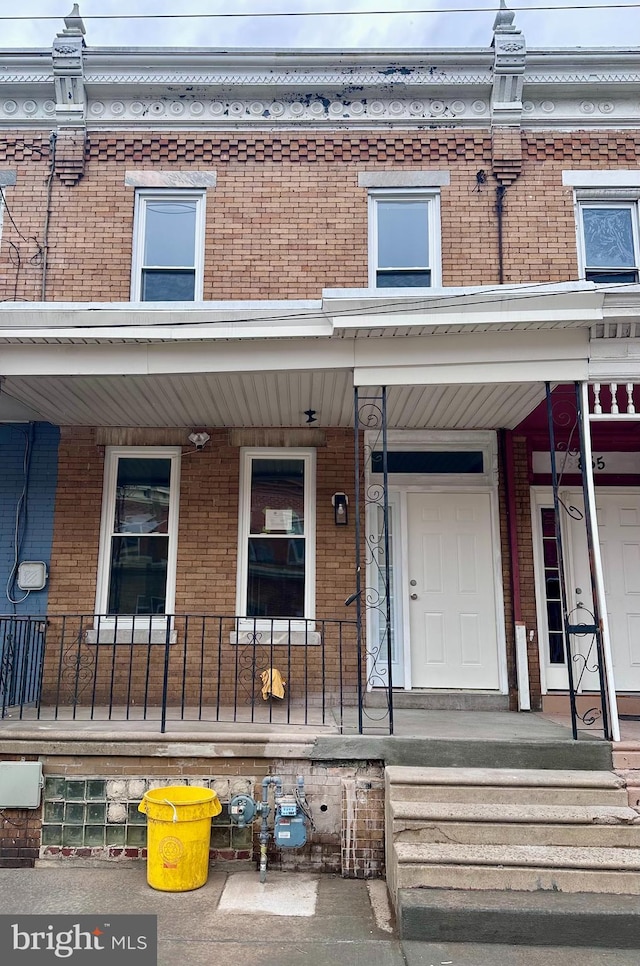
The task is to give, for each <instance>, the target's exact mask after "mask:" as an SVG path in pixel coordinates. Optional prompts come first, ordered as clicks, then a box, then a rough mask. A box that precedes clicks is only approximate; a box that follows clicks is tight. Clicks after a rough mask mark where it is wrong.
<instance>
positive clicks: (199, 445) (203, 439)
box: [189, 433, 211, 449]
mask: <svg viewBox="0 0 640 966" xmlns="http://www.w3.org/2000/svg"><path fill="white" fill-rule="evenodd" d="M210 439H211V437H210V436H209V433H191V435H190V436H189V442H190V443H193V445H194V446H195V448H196V449H204V447H205V445H206V444H207V443H208V442H209V440H210Z"/></svg>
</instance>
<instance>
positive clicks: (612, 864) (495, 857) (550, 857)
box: [392, 842, 640, 872]
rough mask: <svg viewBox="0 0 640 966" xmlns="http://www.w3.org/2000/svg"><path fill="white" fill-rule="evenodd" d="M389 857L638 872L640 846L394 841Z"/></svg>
mask: <svg viewBox="0 0 640 966" xmlns="http://www.w3.org/2000/svg"><path fill="white" fill-rule="evenodd" d="M393 852H394V855H393V859H392V861H393V860H394V859H395V861H396V862H397V863H398V865H424V866H429V865H471V866H494V867H495V866H508V867H510V868H523V869H527V870H528V871H532V870H533V869H534V868H536V869H572V870H586V869H595V870H597V871H605V870H610V871H614V872H639V871H640V848H638V849H629V848H618V849H617V848H611V847H606V848H599V847H598V846H592V847H583V848H580V847H576V846H564V845H557V846H544V845H507V846H505V845H453V844H446V845H441V844H437V843H434V844H429V845H427V844H423V843H408V842H396V843H395V844H394V846H393Z"/></svg>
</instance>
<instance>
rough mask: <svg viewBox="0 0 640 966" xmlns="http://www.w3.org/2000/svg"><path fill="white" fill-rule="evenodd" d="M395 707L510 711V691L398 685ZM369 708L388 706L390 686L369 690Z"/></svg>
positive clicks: (428, 709)
mask: <svg viewBox="0 0 640 966" xmlns="http://www.w3.org/2000/svg"><path fill="white" fill-rule="evenodd" d="M392 697H393V707H394V709H398V710H405V709H407V708H409V709H414V710H419V711H508V710H509V695H508V694H498V693H497V692H496V691H440V690H438V691H429V690H414V691H404V690H401V689H394V691H393V695H392ZM364 703H365V707H366V708H387V707H388V706H389V699H388V695H387V691H386V689H382V688H378V689H376V690H374V691H368V692H367V694H366V696H365V701H364Z"/></svg>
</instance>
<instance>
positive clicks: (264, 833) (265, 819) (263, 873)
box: [259, 775, 282, 883]
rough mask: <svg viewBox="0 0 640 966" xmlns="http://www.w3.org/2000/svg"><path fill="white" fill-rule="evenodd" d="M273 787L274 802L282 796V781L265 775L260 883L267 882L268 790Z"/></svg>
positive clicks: (275, 776)
mask: <svg viewBox="0 0 640 966" xmlns="http://www.w3.org/2000/svg"><path fill="white" fill-rule="evenodd" d="M271 785H274V786H275V789H276V790H275V796H274V797H275V800H276V802H277V801H278V799H279V798H281V796H282V779H281V778H278V776H277V775H267V777H266V778H263V779H262V808H261V810H260V814H261V816H262V818H261V822H260V835H259V842H260V882H262V883H265V882H266V881H267V845H268V844H269V822H268V818H269V788H270V787H271Z"/></svg>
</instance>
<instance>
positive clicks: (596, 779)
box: [385, 765, 625, 794]
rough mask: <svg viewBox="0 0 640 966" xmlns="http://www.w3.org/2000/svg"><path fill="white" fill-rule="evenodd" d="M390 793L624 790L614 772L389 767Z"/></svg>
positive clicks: (622, 783)
mask: <svg viewBox="0 0 640 966" xmlns="http://www.w3.org/2000/svg"><path fill="white" fill-rule="evenodd" d="M385 776H386V779H387V784H388V786H389V792H390V793H391V794H393V793H394V786H398V785H465V786H467V785H469V786H473V785H478V786H481V787H486V786H492V787H496V788H500V787H509V788H513V787H515V788H540V787H543V788H544V787H547V788H598V789H602V788H624V787H625V782H624V779H623V778H621V777H620V776H619V775H616V774H615V773H614V772H612V771H560V770H558V771H556V770H554V769H545V768H424V767H408V766H406V765H387V767H386V768H385Z"/></svg>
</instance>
